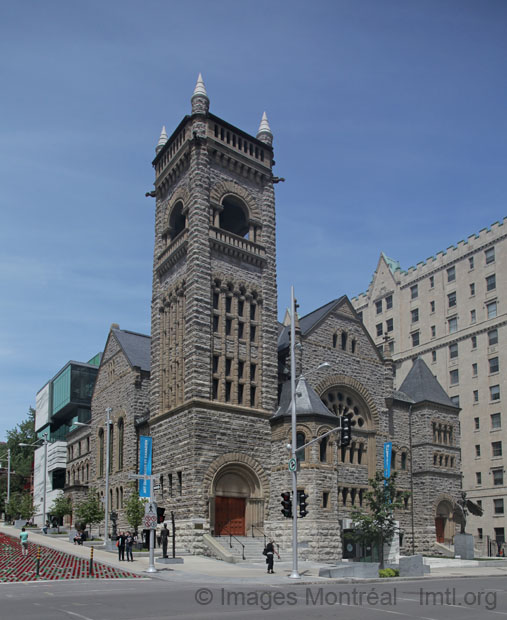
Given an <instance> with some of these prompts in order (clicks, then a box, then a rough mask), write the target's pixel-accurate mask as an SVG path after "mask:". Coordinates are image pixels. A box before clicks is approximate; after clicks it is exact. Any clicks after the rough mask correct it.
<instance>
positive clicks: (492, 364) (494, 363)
mask: <svg viewBox="0 0 507 620" xmlns="http://www.w3.org/2000/svg"><path fill="white" fill-rule="evenodd" d="M488 361H489V372H490V373H494V372H498V370H499V363H498V357H490V358H489V360H488Z"/></svg>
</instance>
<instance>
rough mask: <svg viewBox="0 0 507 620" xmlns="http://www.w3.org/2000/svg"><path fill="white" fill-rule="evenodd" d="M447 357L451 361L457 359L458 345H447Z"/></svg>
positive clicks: (454, 343)
mask: <svg viewBox="0 0 507 620" xmlns="http://www.w3.org/2000/svg"><path fill="white" fill-rule="evenodd" d="M449 357H450V358H451V359H453V358H455V357H458V343H457V342H453V343H452V344H450V345H449Z"/></svg>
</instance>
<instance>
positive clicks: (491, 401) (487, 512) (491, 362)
mask: <svg viewBox="0 0 507 620" xmlns="http://www.w3.org/2000/svg"><path fill="white" fill-rule="evenodd" d="M506 220H507V218H504V220H503V222H500V223H498V222H497V223H495V224H493V225H492V226H491V228H488V229H483V230H481V231H480V232H479V233H478V234H476V235H471V236H470V237H469V238H468V239H467V240H464V241H460V242H459V243H458V244H457V245H456V246H451V247H449V248H448V249H447V250H446V251H442V252H439V253H438V254H436V256H432V257H430V258H428V259H427V260H426V261H423V262H420V263H418V264H417V265H416V266H415V267H410V268H409V269H408V270H406V271H404V270H402V269H401V267H400V264H399V263H398V262H397V261H395V260H393V259H390V258H388V257H387V256H385V254H383V253H382V254H381V256H380V259H379V262H378V265H377V269H376V271H375V273H374V275H373V279H372V282H371V283H370V286H369V287H368V290H367V291H366V292H365V293H362V294H361V295H359V296H358V297H356V298H354V299H352V303H353V305H354V307H355V309H356V311H357V312H358V313H359V314H360V316H361V317H362V320H363V322H364V324H365V326H366V327H367V329H368V331H369V333H370V335H371V337H372V338H373V339H374V341H375V343H376V344H377V346H378V347H379V348H380V349H383V348H384V347H386V346H388V347H389V349H390V352H391V354H392V356H393V359H394V360H395V362H396V378H395V385H396V386H400V385H401V383H402V382H403V380H404V378H405V377H406V375H407V373H408V372H409V370H410V368H411V367H412V364H413V361H414V360H415V359H416V358H417V357H421V358H422V359H423V360H424V361H425V362H426V364H427V365H428V367H429V368H430V369H431V371H432V372H433V374H434V375H435V377H437V379H438V381H439V383H440V384H441V385H442V386H443V388H444V389H445V390H446V392H447V393H448V394H449V396H450V397H451V400H452V401H453V403H454V404H456V405H459V406H460V407H461V413H460V424H461V454H462V461H461V462H462V473H463V488H464V490H466V491H467V494H468V498H469V499H472V500H473V501H475V502H477V503H478V504H479V505H481V506H482V508H483V510H484V515H483V516H482V517H474V516H472V515H470V516H469V520H468V523H467V531H468V532H469V533H472V534H474V535H475V536H476V543H477V546H478V547H479V548H480V547H481V541H482V543H483V545H484V547H483V548H484V550H485V549H486V544H487V542H489V541H490V540H496V541H497V542H498V543H503V542H504V541H505V529H506V526H507V523H506V519H505V509H506V506H505V502H506V500H507V498H506V490H507V485H506V473H505V463H506V461H505V455H504V454H503V451H504V450H506V449H507V435H506V427H507V418H506V416H507V409H506V407H505V399H506V398H507V375H506V373H505V370H506V368H507V349H506V347H505V346H503V347H502V343H504V344H505V343H506V342H507V279H506V274H507V225H506ZM386 336H387V337H386ZM502 397H503V401H502ZM442 432H443V429H440V428H438V426H436V427H435V429H434V442H435V447H436V445H437V442H438V435H439V434H441V433H442ZM440 458H441V457H440V456H439V455H438V451H437V450H435V451H434V459H436V464H437V465H438V464H439V463H440V461H439V459H440ZM440 464H441V465H445V462H444V463H440Z"/></svg>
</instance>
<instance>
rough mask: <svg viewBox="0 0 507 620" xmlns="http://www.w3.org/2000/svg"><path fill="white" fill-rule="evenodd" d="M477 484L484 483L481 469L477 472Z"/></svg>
mask: <svg viewBox="0 0 507 620" xmlns="http://www.w3.org/2000/svg"><path fill="white" fill-rule="evenodd" d="M475 484H482V474H481V472H480V471H476V472H475Z"/></svg>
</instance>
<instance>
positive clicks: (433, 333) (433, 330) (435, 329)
mask: <svg viewBox="0 0 507 620" xmlns="http://www.w3.org/2000/svg"><path fill="white" fill-rule="evenodd" d="M431 337H432V338H436V337H437V328H436V327H435V326H434V325H432V326H431Z"/></svg>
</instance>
